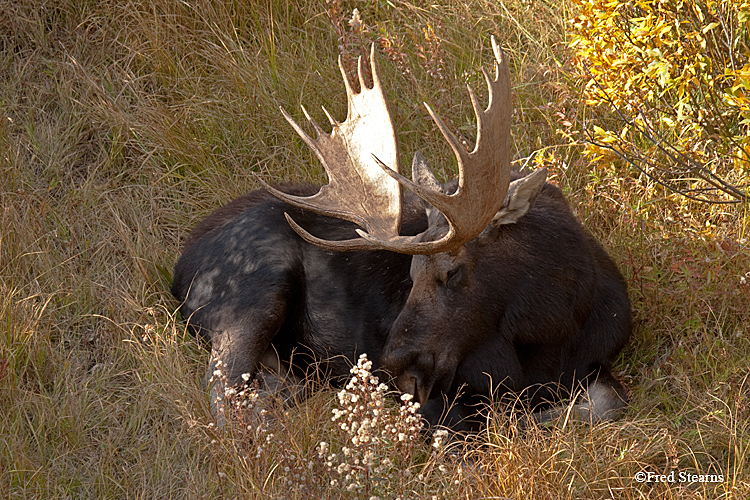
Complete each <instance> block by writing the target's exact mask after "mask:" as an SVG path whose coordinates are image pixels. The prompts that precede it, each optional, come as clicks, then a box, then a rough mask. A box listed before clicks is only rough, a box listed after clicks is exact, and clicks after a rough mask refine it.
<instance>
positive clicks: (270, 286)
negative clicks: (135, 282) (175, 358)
mask: <svg viewBox="0 0 750 500" xmlns="http://www.w3.org/2000/svg"><path fill="white" fill-rule="evenodd" d="M512 179H513V183H512V184H511V186H510V189H509V191H508V196H507V197H506V202H505V204H504V206H503V208H502V209H501V210H500V211H499V212H498V215H497V216H496V217H495V220H494V221H493V222H492V223H491V224H490V226H488V227H487V229H485V231H484V232H483V233H482V234H481V235H479V236H478V237H476V238H474V239H472V240H470V241H469V242H467V243H466V244H464V245H463V246H461V247H460V248H458V249H457V250H455V251H452V252H442V253H438V254H435V255H429V256H414V257H411V256H409V255H402V254H397V253H392V252H389V251H383V250H378V251H353V252H332V251H328V250H323V249H321V248H318V247H317V246H314V245H311V244H309V243H307V242H305V241H303V240H302V239H301V238H300V237H299V236H298V235H297V234H296V233H295V232H294V231H293V230H292V228H291V227H290V226H289V224H288V223H287V221H286V219H285V217H284V213H285V212H286V213H288V214H289V215H290V216H291V217H292V218H293V219H294V220H295V221H296V222H297V223H298V224H299V225H300V226H302V227H303V228H305V229H306V230H307V231H309V232H310V233H312V234H315V235H318V236H320V237H321V238H324V239H327V240H342V239H349V238H354V237H356V234H355V228H356V226H355V225H354V224H352V223H350V222H346V221H343V220H340V219H336V218H330V217H326V216H323V215H318V214H316V213H313V212H310V211H305V210H302V209H299V208H295V207H293V206H291V205H288V204H287V203H285V202H282V201H280V200H278V199H276V198H274V197H272V196H271V195H269V194H267V193H266V192H265V191H254V192H252V193H250V194H248V195H246V196H245V197H242V198H240V199H238V200H236V201H234V202H232V203H230V204H229V205H227V206H225V207H223V208H220V209H218V210H217V211H216V212H214V213H213V214H211V215H210V216H209V217H208V218H207V219H206V220H205V221H203V222H202V223H201V224H199V225H198V226H197V227H196V228H195V229H194V230H193V231H192V233H190V235H189V237H188V239H187V241H186V243H185V247H184V253H183V255H182V257H181V258H180V259H179V261H178V263H177V265H176V267H175V274H174V285H173V288H172V292H173V294H174V295H175V297H176V298H177V299H178V300H179V301H180V303H181V313H182V316H183V318H184V319H185V320H186V321H187V322H188V324H189V326H190V327H191V328H193V329H194V330H195V331H197V332H199V333H200V334H202V335H203V336H204V337H205V338H207V339H208V340H210V342H211V349H212V354H211V363H210V366H209V370H208V373H209V376H210V374H211V373H213V371H214V369H215V368H216V364H217V362H218V361H221V363H222V365H223V368H224V370H225V373H226V376H227V379H228V382H229V384H241V383H242V382H243V378H242V375H243V374H257V373H259V370H260V367H261V365H264V364H265V365H267V364H268V363H267V362H266V361H265V360H267V359H269V357H270V358H275V357H278V359H279V360H281V361H282V364H284V363H289V362H290V360H292V358H293V363H291V367H290V370H291V371H292V372H293V373H294V374H295V375H296V376H298V377H300V376H304V374H305V373H306V370H307V369H308V368H309V367H310V366H311V365H312V363H316V366H322V367H323V371H324V372H325V373H326V374H327V375H328V376H330V377H331V378H332V379H333V380H342V379H343V378H345V377H346V376H347V374H348V371H349V367H350V366H351V365H352V363H354V362H355V361H356V359H357V356H358V355H359V354H361V353H367V355H368V357H369V359H370V360H372V361H373V365H374V366H375V367H376V368H380V369H382V370H383V371H384V372H386V373H388V374H389V375H390V376H392V380H393V381H394V382H395V384H396V386H397V387H398V388H399V389H400V390H401V391H404V392H410V393H412V394H414V396H415V399H416V400H417V401H419V402H420V403H421V405H422V410H421V411H422V415H423V416H424V418H425V419H426V420H427V421H428V423H430V424H438V423H441V422H442V423H444V424H446V425H448V426H450V427H452V428H453V429H455V430H470V429H475V428H476V427H477V425H479V424H478V422H479V421H480V419H479V418H478V412H479V410H480V408H481V407H480V406H478V405H481V403H483V402H486V401H487V400H488V399H487V398H488V397H490V396H494V397H495V398H498V397H501V396H503V395H504V394H518V395H520V396H522V397H523V398H524V399H525V400H527V401H529V403H530V404H531V405H532V406H533V407H535V408H542V409H543V408H544V404H545V403H547V402H549V401H555V400H557V399H558V398H559V397H561V396H562V397H566V396H572V397H575V395H576V394H577V391H578V390H579V389H583V390H584V393H583V396H581V397H580V398H579V400H578V404H576V405H575V407H574V409H575V411H576V413H577V416H579V417H580V418H586V419H592V420H599V419H602V418H612V417H614V416H616V415H617V413H618V412H619V410H620V409H621V408H623V407H624V405H625V393H624V390H623V388H622V386H621V385H620V384H619V382H617V380H616V379H614V378H613V377H612V375H611V374H610V366H611V363H612V361H613V360H614V358H615V357H616V356H617V354H618V352H619V351H620V349H621V348H622V347H623V346H624V344H625V343H626V342H627V340H628V337H629V335H630V330H631V324H630V303H629V300H628V296H627V291H626V288H627V287H626V284H625V282H624V280H623V277H622V275H621V274H620V272H619V271H618V270H617V267H616V266H615V264H614V262H613V261H612V259H611V258H610V257H609V256H608V255H607V253H606V251H605V250H604V249H603V248H602V246H601V245H600V244H599V243H598V242H597V241H596V240H595V239H594V238H593V236H591V234H590V233H588V232H587V231H586V230H585V229H584V228H583V226H582V225H581V224H580V223H579V222H578V221H577V220H576V218H575V216H574V215H573V213H572V211H571V209H570V206H569V205H568V203H567V201H566V200H565V198H564V196H563V194H562V192H561V191H560V189H558V188H557V187H555V186H554V185H552V184H549V183H546V182H544V177H540V176H536V177H533V178H532V176H529V177H521V176H520V175H518V174H513V177H512ZM282 189H283V190H285V191H286V192H289V193H291V194H296V195H301V196H309V195H312V194H314V193H315V192H316V191H317V190H318V188H317V187H313V186H283V187H282ZM446 189H447V190H448V191H450V190H451V189H452V188H451V187H450V186H448V187H446ZM405 207H406V209H405V211H404V213H403V216H402V228H401V233H402V234H405V235H415V234H419V233H421V232H423V231H425V230H426V229H427V228H428V217H429V218H433V219H435V218H438V219H439V218H440V217H441V215H440V214H439V213H435V211H434V210H430V208H429V207H427V210H425V206H424V203H423V202H422V201H421V200H419V199H417V198H416V197H414V196H412V195H410V193H406V196H405ZM429 227H430V228H431V229H430V230H431V231H432V230H435V231H440V230H441V229H440V228H441V224H440V221H439V220H437V221H432V222H431V223H430V225H429ZM269 355H270V356H269ZM320 362H322V365H319V364H317V363H320ZM285 366H286V365H285ZM586 389H588V391H586ZM214 391H215V388H214ZM557 413H558V411H557V410H556V409H555V408H554V407H553V408H551V409H547V410H546V411H544V412H540V413H538V416H539V418H548V417H552V416H555V415H556V414H557Z"/></svg>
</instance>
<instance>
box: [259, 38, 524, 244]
mask: <svg viewBox="0 0 750 500" xmlns="http://www.w3.org/2000/svg"><path fill="white" fill-rule="evenodd" d="M492 49H493V52H494V54H495V77H494V78H490V76H489V75H488V74H487V72H486V71H485V70H484V69H482V73H483V74H484V77H485V80H486V82H487V88H488V90H489V104H488V106H487V109H485V110H482V109H481V108H480V107H479V102H478V101H477V97H476V95H475V94H474V91H473V90H472V89H471V87H468V86H467V87H468V89H469V96H470V98H471V103H472V106H473V108H474V114H475V115H476V118H477V142H476V145H475V147H474V150H473V151H471V152H468V151H466V149H465V148H464V147H463V146H462V145H461V143H460V142H459V141H458V139H457V138H456V136H455V135H454V134H453V133H452V132H451V131H450V130H449V129H448V127H447V126H446V125H445V123H444V122H443V121H442V120H441V119H440V118H439V117H438V116H437V115H436V114H435V113H434V112H433V110H432V108H430V106H429V105H427V104H426V103H425V107H426V108H427V112H428V113H429V114H430V116H431V117H432V119H433V121H434V122H435V123H436V125H437V126H438V128H439V129H440V131H441V132H442V134H443V136H444V137H445V139H446V140H447V141H448V143H449V144H450V146H451V148H452V149H453V152H454V154H455V155H456V159H457V161H458V169H459V181H458V189H457V190H456V191H455V193H453V194H450V195H447V194H444V193H442V192H440V191H437V190H434V189H430V188H429V187H428V186H427V185H421V184H418V183H416V182H414V181H410V180H409V179H407V178H405V177H403V176H402V175H401V174H400V173H399V167H398V151H397V149H396V142H395V138H394V139H393V142H390V141H385V140H382V139H378V142H373V141H372V140H371V137H372V136H373V135H376V136H377V137H378V138H380V136H381V135H385V133H384V132H383V131H384V130H385V129H389V132H390V134H389V135H388V136H389V137H391V135H392V134H393V124H392V121H391V118H390V114H388V112H387V106H386V104H385V100H384V97H383V94H382V88H381V86H380V79H379V76H378V75H377V66H376V64H375V51H374V47H373V49H372V51H371V61H372V70H373V71H372V73H373V88H372V89H371V90H366V86H365V84H364V82H363V81H362V68H361V64H362V63H361V61H360V68H359V78H360V82H361V86H362V91H361V93H360V94H353V92H352V90H351V88H350V86H349V83H348V80H347V78H346V75H345V74H344V72H343V69H342V74H344V80H345V82H346V87H347V98H348V100H349V114H348V116H347V119H346V122H345V123H344V124H338V123H337V122H336V121H335V120H333V119H332V118H331V117H330V115H328V117H329V120H331V123H332V124H333V127H334V130H333V132H332V133H331V135H326V134H324V133H322V131H321V130H320V128H319V127H318V126H317V124H315V122H314V121H313V120H312V119H311V118H309V116H308V120H310V122H311V123H312V125H313V127H314V128H315V130H316V132H317V133H318V138H317V139H316V140H315V141H313V140H312V139H310V138H309V137H308V136H307V134H305V133H304V132H303V131H302V130H301V129H300V128H299V126H298V125H297V124H296V123H295V122H294V121H293V120H292V119H291V118H289V116H288V115H287V114H286V112H284V116H285V117H286V118H287V120H288V121H289V122H290V123H291V124H292V126H293V127H294V128H295V130H297V133H299V134H300V136H302V138H303V139H304V140H305V142H306V143H307V144H308V145H309V146H310V147H311V148H312V149H313V151H315V153H316V154H317V155H318V157H319V158H320V159H321V161H322V162H323V165H324V167H325V168H326V171H327V172H328V175H329V178H330V183H329V184H328V185H327V186H324V187H323V188H321V190H320V192H319V193H318V194H316V195H315V196H312V197H309V198H296V197H292V196H289V195H286V194H283V193H280V192H279V191H276V190H274V189H271V193H272V194H274V195H275V196H278V197H279V198H281V199H283V200H285V201H288V202H289V203H291V204H293V205H296V206H299V207H302V208H307V209H310V210H314V211H316V212H319V213H322V214H324V215H333V216H335V217H341V218H344V219H347V220H350V221H352V222H355V223H357V224H359V225H360V226H362V227H364V228H365V229H366V230H367V232H365V231H362V230H360V229H358V230H357V233H358V234H359V235H360V236H361V239H353V240H345V241H328V240H322V239H320V238H317V237H315V236H313V235H311V234H310V233H308V232H307V231H305V230H304V229H303V228H301V227H300V226H299V225H298V224H296V223H295V222H294V221H293V220H292V219H291V217H289V215H288V214H287V220H288V221H289V224H290V225H291V226H292V227H293V228H294V230H295V231H297V233H298V234H299V235H300V236H302V238H304V239H305V240H306V241H308V242H310V243H313V244H315V245H318V246H321V247H323V248H327V249H331V250H339V251H342V250H343V251H346V250H361V249H371V250H375V249H382V250H391V251H394V252H398V253H405V254H412V255H416V254H433V253H439V252H444V251H449V250H452V249H455V248H457V247H459V246H461V245H462V244H464V243H465V242H467V241H469V240H470V239H472V238H474V237H476V236H477V235H479V233H481V232H482V231H483V230H484V228H485V227H487V225H488V224H489V223H490V221H491V220H492V218H493V217H494V215H495V214H496V213H497V211H498V210H499V209H500V207H501V206H502V203H503V201H504V199H505V196H506V194H507V191H508V186H509V184H510V122H511V110H512V106H511V91H510V73H509V71H508V65H507V62H506V60H505V58H504V56H503V53H502V51H501V50H500V47H499V46H498V45H497V42H496V41H495V37H494V36H493V37H492ZM339 66H341V63H340V60H339ZM355 101H356V103H357V104H360V103H361V104H362V105H367V106H372V109H369V108H360V107H357V108H356V109H355V108H354V107H353V103H354V102H355ZM303 110H304V108H303ZM353 110H355V111H356V112H357V113H359V115H357V116H355V115H354V114H353ZM282 112H283V110H282ZM326 114H328V113H327V112H326ZM305 115H306V116H307V112H305ZM345 125H346V126H347V127H348V128H347V131H349V132H348V133H349V134H350V135H351V137H352V138H354V137H356V138H357V140H356V141H355V140H351V141H346V140H342V141H338V142H337V145H340V147H341V148H343V149H344V150H343V151H340V150H336V152H335V153H333V154H330V155H324V154H323V152H322V151H321V150H322V147H321V146H322V145H324V144H327V143H328V142H329V141H330V142H334V141H333V139H336V138H337V137H338V135H337V134H338V133H339V130H343V129H344V126H345ZM389 127H390V128H389ZM376 130H377V133H375V131H376ZM341 135H343V133H342V134H341ZM360 141H361V142H360ZM365 145H366V146H365ZM367 153H370V155H372V158H367V156H368V155H367ZM389 157H390V159H389ZM339 158H342V159H341V160H340V159H339ZM372 159H374V160H375V163H374V164H376V165H379V169H378V170H379V172H380V175H377V174H376V173H375V172H374V169H373V163H372V162H371V161H368V160H372ZM389 165H393V166H394V167H395V168H391V167H389ZM351 166H354V167H356V168H358V169H362V170H356V171H355V172H350V171H349V169H350V168H351ZM381 169H382V170H381ZM383 173H385V174H387V176H390V177H392V178H393V179H390V178H389V177H387V176H383ZM339 177H340V178H347V179H348V178H350V177H355V178H356V180H357V182H349V184H351V185H352V186H354V187H355V188H356V189H349V187H347V188H346V189H341V188H340V187H339V186H340V185H343V184H344V183H343V182H340V181H339V180H338V179H339ZM384 177H385V178H386V179H388V180H395V181H397V182H398V183H400V184H401V185H403V186H404V187H406V188H407V189H409V190H410V191H413V192H414V193H415V194H417V195H418V196H419V197H420V198H422V199H423V200H425V201H427V202H429V203H430V204H431V205H432V206H434V207H435V208H437V209H438V210H440V211H441V212H442V213H443V215H445V218H446V219H447V221H448V226H449V228H448V231H447V233H446V234H445V235H443V236H442V237H441V238H439V239H437V240H433V241H422V240H423V238H424V234H425V233H420V234H418V235H416V236H400V235H399V233H398V230H399V222H400V216H397V215H394V212H393V210H395V207H397V206H398V207H399V210H400V205H401V196H400V190H397V191H398V194H394V191H393V188H392V185H390V184H386V183H385V180H384V179H383V178H384ZM415 178H416V177H415ZM368 181H369V182H370V183H369V184H368ZM264 184H265V183H264ZM382 186H388V190H387V191H386V190H385V189H384V188H383V187H382ZM267 189H268V187H267ZM353 193H354V194H355V195H356V196H352V194H353ZM365 203H366V204H367V205H365ZM381 203H382V205H380V204H381ZM365 207H366V208H365ZM384 221H389V222H390V223H389V224H385V223H384ZM393 221H395V223H394V222H393Z"/></svg>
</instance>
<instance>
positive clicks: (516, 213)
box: [490, 168, 547, 227]
mask: <svg viewBox="0 0 750 500" xmlns="http://www.w3.org/2000/svg"><path fill="white" fill-rule="evenodd" d="M546 181H547V169H546V168H541V169H539V170H537V171H535V172H533V173H531V174H529V175H527V176H526V177H521V178H520V179H516V180H515V181H513V182H511V183H510V186H509V187H508V194H507V195H506V196H505V201H504V202H503V206H502V207H500V210H498V211H497V213H496V214H495V217H493V218H492V222H491V223H490V226H491V227H497V226H500V225H503V224H515V223H516V222H518V220H519V219H520V218H521V217H523V216H524V215H526V212H528V211H529V209H530V208H531V205H533V204H534V201H536V198H537V196H539V193H540V192H541V191H542V188H543V187H544V183H545V182H546Z"/></svg>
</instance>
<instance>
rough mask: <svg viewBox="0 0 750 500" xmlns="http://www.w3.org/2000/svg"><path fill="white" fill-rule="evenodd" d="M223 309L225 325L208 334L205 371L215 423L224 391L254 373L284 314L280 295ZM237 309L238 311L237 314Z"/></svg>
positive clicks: (219, 419) (221, 412) (222, 417)
mask: <svg viewBox="0 0 750 500" xmlns="http://www.w3.org/2000/svg"><path fill="white" fill-rule="evenodd" d="M224 309H225V310H224V312H225V314H226V316H227V318H231V320H228V321H225V323H228V324H227V326H226V327H225V328H219V329H216V330H214V331H213V333H212V335H211V358H210V361H209V365H208V373H207V374H206V383H207V385H208V386H209V395H210V398H211V399H210V403H211V412H212V413H213V414H214V416H215V418H216V419H217V423H218V425H219V427H223V425H224V423H225V422H224V420H225V417H226V414H225V408H224V401H225V397H226V396H227V391H228V390H229V389H230V388H235V387H239V386H242V385H244V384H245V383H246V382H248V381H249V380H250V378H251V377H254V376H255V375H256V372H257V370H258V369H259V365H260V363H261V362H262V360H263V359H264V357H267V356H266V353H267V351H269V349H272V347H271V341H272V340H273V338H274V336H275V335H276V334H277V333H278V332H279V329H280V328H281V325H282V324H283V322H284V319H285V317H286V301H285V300H283V299H282V298H281V297H266V300H262V301H259V302H257V303H255V304H253V306H252V307H250V308H248V309H244V310H243V309H242V308H239V307H226V308H224ZM238 310H240V311H242V312H241V313H240V314H237V313H236V311H238ZM220 314H221V313H220ZM274 355H275V353H274Z"/></svg>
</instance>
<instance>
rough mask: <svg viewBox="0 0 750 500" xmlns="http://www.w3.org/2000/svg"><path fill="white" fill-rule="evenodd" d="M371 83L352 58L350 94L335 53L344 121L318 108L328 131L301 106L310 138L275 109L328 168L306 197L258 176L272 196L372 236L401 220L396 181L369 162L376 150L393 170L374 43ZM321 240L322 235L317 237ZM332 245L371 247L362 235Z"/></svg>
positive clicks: (389, 231) (393, 148)
mask: <svg viewBox="0 0 750 500" xmlns="http://www.w3.org/2000/svg"><path fill="white" fill-rule="evenodd" d="M370 66H371V69H372V83H373V85H372V88H367V85H366V84H365V80H364V77H363V68H362V58H361V57H360V58H359V61H358V68H357V69H358V74H359V85H360V92H359V93H355V92H354V91H353V90H352V87H351V85H350V83H349V79H348V77H347V76H346V72H345V71H344V67H343V65H342V63H341V57H339V69H340V70H341V75H342V76H343V78H344V83H345V84H346V97H347V103H348V110H347V116H346V120H345V121H344V122H343V123H339V122H338V121H336V120H335V119H334V118H333V117H331V115H330V113H328V111H327V110H326V109H325V108H323V111H324V112H325V114H326V116H327V117H328V120H329V121H330V122H331V126H332V127H333V130H332V131H331V133H330V134H328V133H326V132H324V131H323V130H322V129H321V128H320V126H318V124H317V123H316V122H315V120H314V119H312V118H311V117H310V115H309V114H308V113H307V110H306V109H305V108H304V106H303V107H302V111H303V112H304V113H305V117H307V119H308V121H309V122H310V124H311V125H312V127H313V128H314V129H315V132H316V134H317V136H316V138H315V139H312V138H311V137H310V136H309V135H307V133H305V131H304V130H303V129H302V128H301V127H300V126H299V125H297V123H296V122H295V121H294V120H293V119H292V117H291V116H289V114H288V113H287V112H286V111H285V110H284V109H283V108H280V109H281V112H282V114H283V115H284V118H286V120H287V121H288V122H289V124H290V125H291V126H292V127H294V130H296V131H297V133H298V134H299V135H300V137H302V139H303V140H304V141H305V143H307V145H308V146H309V147H310V149H312V150H313V151H314V152H315V154H316V155H317V156H318V158H319V159H320V161H321V163H322V164H323V167H324V168H325V170H326V172H327V173H328V179H329V183H328V184H327V185H325V186H323V187H322V188H320V191H318V193H317V194H315V195H313V196H309V197H300V196H292V195H289V194H286V193H283V192H281V191H279V190H277V189H275V188H273V187H271V186H269V185H268V184H266V183H265V182H264V181H263V180H262V179H260V178H259V179H258V180H259V181H260V182H261V183H262V184H263V186H264V187H265V188H266V189H267V190H268V191H269V192H270V193H271V194H273V195H274V196H276V197H277V198H279V199H281V200H283V201H286V202H287V203H289V204H291V205H294V206H297V207H300V208H303V209H308V210H312V211H315V212H318V213H321V214H323V215H328V216H332V217H338V218H341V219H346V220H349V221H351V222H354V223H356V224H358V225H360V226H361V227H364V228H365V229H366V230H367V231H368V233H369V234H371V235H373V236H375V237H378V238H390V237H392V236H393V235H398V233H399V228H400V225H401V189H400V187H399V184H398V182H397V181H396V180H394V179H392V178H391V177H389V176H388V174H386V173H385V172H384V171H383V170H382V169H381V168H380V167H379V166H378V165H377V163H376V162H375V161H374V159H373V157H372V155H373V154H374V153H377V154H378V156H380V155H383V156H384V157H387V158H388V161H389V162H392V164H393V165H395V169H396V170H398V169H399V167H398V164H399V163H398V146H397V144H396V134H395V132H394V127H393V121H392V119H391V114H390V112H389V111H388V104H387V102H386V100H385V96H384V95H383V87H382V85H381V82H380V76H379V75H378V66H377V61H376V59H375V45H373V46H372V48H371V50H370ZM285 215H286V217H287V220H289V224H291V225H292V227H293V228H294V229H295V230H296V231H297V232H298V233H300V235H301V236H302V237H303V238H305V239H313V240H317V238H315V237H314V236H312V235H310V234H309V233H307V231H305V230H304V229H302V228H301V227H300V226H298V225H297V224H296V223H295V222H294V221H293V220H292V219H291V217H289V215H288V214H285ZM319 241H321V242H322V241H325V240H319ZM326 246H327V247H330V248H333V249H336V250H356V249H365V248H371V247H372V244H370V243H369V242H367V241H366V240H362V239H360V238H356V239H354V240H344V241H331V242H326Z"/></svg>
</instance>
